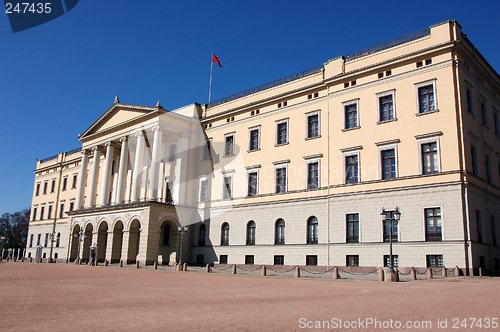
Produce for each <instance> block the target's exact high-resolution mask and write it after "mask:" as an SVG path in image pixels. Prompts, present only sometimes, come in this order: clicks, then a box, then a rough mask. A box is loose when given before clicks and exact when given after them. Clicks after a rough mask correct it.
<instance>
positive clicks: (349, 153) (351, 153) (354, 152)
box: [342, 148, 361, 185]
mask: <svg viewBox="0 0 500 332" xmlns="http://www.w3.org/2000/svg"><path fill="white" fill-rule="evenodd" d="M360 151H361V148H359V149H355V150H349V151H345V152H343V153H342V158H343V166H342V170H343V172H342V177H343V180H342V182H343V183H344V184H350V185H353V184H356V183H360V182H361V159H360V153H359V152H360ZM350 156H358V181H357V182H355V183H347V181H346V180H347V179H346V175H347V173H346V172H347V167H346V159H347V157H350Z"/></svg>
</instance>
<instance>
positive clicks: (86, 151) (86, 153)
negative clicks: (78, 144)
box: [80, 149, 90, 156]
mask: <svg viewBox="0 0 500 332" xmlns="http://www.w3.org/2000/svg"><path fill="white" fill-rule="evenodd" d="M80 153H81V154H82V155H84V154H85V155H87V156H88V155H89V153H90V151H89V150H88V149H82V151H80Z"/></svg>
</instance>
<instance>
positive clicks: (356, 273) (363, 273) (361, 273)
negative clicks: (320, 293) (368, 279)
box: [337, 266, 381, 276]
mask: <svg viewBox="0 0 500 332" xmlns="http://www.w3.org/2000/svg"><path fill="white" fill-rule="evenodd" d="M337 268H338V270H339V271H342V272H344V273H347V274H351V275H355V276H356V275H368V274H372V273H376V272H377V271H378V270H380V269H381V267H379V268H377V269H375V270H373V271H371V272H349V271H344V270H342V269H341V268H340V267H338V266H337Z"/></svg>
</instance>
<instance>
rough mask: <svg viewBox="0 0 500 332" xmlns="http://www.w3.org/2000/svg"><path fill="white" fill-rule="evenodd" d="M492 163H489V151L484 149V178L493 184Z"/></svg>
mask: <svg viewBox="0 0 500 332" xmlns="http://www.w3.org/2000/svg"><path fill="white" fill-rule="evenodd" d="M492 167H493V166H492V163H491V156H490V153H489V152H488V151H487V149H486V148H485V149H484V180H485V181H486V182H487V183H489V184H493V172H492V171H493V169H492Z"/></svg>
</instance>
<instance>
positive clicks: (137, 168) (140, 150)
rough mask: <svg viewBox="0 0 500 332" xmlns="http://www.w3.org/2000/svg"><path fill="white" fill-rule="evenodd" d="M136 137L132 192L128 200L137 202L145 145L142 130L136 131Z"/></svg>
mask: <svg viewBox="0 0 500 332" xmlns="http://www.w3.org/2000/svg"><path fill="white" fill-rule="evenodd" d="M136 137H137V148H136V149H135V162H134V173H133V177H132V194H131V197H130V200H131V201H132V202H137V201H138V200H139V195H140V193H141V178H142V176H141V175H142V167H143V162H144V147H145V146H146V142H145V141H144V135H143V134H142V132H139V133H137V135H136Z"/></svg>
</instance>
